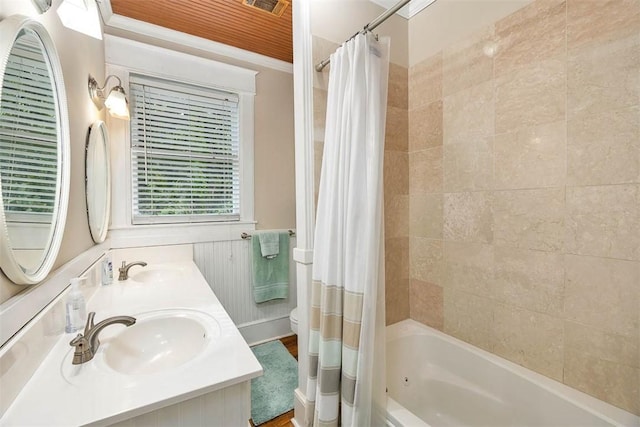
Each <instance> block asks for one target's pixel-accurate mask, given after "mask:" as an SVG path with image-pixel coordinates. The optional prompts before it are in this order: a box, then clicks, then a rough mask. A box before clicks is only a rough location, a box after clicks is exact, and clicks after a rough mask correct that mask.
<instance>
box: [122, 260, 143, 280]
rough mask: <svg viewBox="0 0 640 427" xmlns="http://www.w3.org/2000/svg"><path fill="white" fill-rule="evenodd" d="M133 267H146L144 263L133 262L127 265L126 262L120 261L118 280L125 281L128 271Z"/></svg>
mask: <svg viewBox="0 0 640 427" xmlns="http://www.w3.org/2000/svg"><path fill="white" fill-rule="evenodd" d="M134 265H139V266H141V267H146V266H147V263H146V262H144V261H134V262H130V263H129V264H127V262H126V261H122V267H120V268H119V269H118V272H119V273H120V274H118V280H121V281H122V280H127V279H128V278H129V269H130V268H131V267H133V266H134Z"/></svg>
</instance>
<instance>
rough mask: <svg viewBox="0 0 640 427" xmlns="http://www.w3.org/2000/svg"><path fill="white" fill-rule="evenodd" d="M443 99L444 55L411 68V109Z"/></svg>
mask: <svg viewBox="0 0 640 427" xmlns="http://www.w3.org/2000/svg"><path fill="white" fill-rule="evenodd" d="M440 99H442V53H438V54H436V55H433V56H432V57H430V58H427V59H425V60H424V61H422V62H420V63H419V64H416V65H414V66H413V67H411V68H409V109H410V110H413V109H416V108H419V107H421V106H423V105H426V104H430V103H432V102H434V101H438V100H440Z"/></svg>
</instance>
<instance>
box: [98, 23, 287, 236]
mask: <svg viewBox="0 0 640 427" xmlns="http://www.w3.org/2000/svg"><path fill="white" fill-rule="evenodd" d="M107 32H108V33H109V34H112V35H115V36H119V37H124V38H127V39H131V40H137V41H140V42H143V43H147V44H150V45H155V46H159V47H164V48H167V49H172V50H175V51H179V52H184V53H188V54H191V55H196V56H200V57H203V58H208V59H212V60H215V61H220V62H224V63H226V64H231V65H237V66H239V67H244V68H248V69H251V70H255V71H258V74H257V76H256V97H255V136H254V158H255V164H254V167H255V169H254V171H255V176H254V182H255V189H254V194H255V196H254V200H255V219H256V221H257V222H258V223H257V224H256V227H257V228H259V229H287V228H295V225H296V218H295V209H296V208H295V203H296V200H295V159H294V135H293V74H292V73H287V72H283V71H277V70H274V69H271V68H266V67H259V66H256V65H254V64H249V63H246V62H243V61H238V60H235V59H231V58H228V57H224V56H220V55H216V54H213V53H211V52H207V51H203V50H200V49H194V48H189V47H186V46H182V45H178V44H175V43H171V42H167V41H163V40H158V39H155V38H151V37H147V36H141V35H139V34H135V33H131V32H128V31H123V30H118V29H112V28H109V29H108V31H107Z"/></svg>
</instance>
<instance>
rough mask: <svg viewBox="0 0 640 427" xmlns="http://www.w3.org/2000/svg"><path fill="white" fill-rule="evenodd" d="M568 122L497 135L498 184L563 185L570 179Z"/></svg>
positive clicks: (528, 185) (496, 183) (506, 186)
mask: <svg viewBox="0 0 640 427" xmlns="http://www.w3.org/2000/svg"><path fill="white" fill-rule="evenodd" d="M566 134H567V132H566V122H565V121H564V120H563V121H558V122H553V123H546V124H542V125H538V126H533V127H529V128H521V129H520V130H518V131H516V132H511V133H503V134H500V135H496V138H495V146H494V152H495V164H494V168H495V172H494V175H495V188H499V189H509V188H537V187H559V186H562V185H564V184H565V181H566V155H567V154H566V153H567V135H566Z"/></svg>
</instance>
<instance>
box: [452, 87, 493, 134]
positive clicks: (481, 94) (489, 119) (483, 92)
mask: <svg viewBox="0 0 640 427" xmlns="http://www.w3.org/2000/svg"><path fill="white" fill-rule="evenodd" d="M494 121H495V119H494V95H493V81H492V80H490V81H487V82H484V83H481V84H479V85H476V86H472V87H469V88H467V89H464V90H461V91H459V92H456V93H455V94H453V95H449V96H447V97H446V98H444V105H443V122H442V126H443V129H444V131H443V132H444V144H468V143H471V142H474V141H477V140H478V139H479V138H483V137H487V136H492V135H493V134H494V133H495V132H494Z"/></svg>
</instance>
